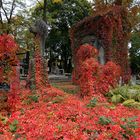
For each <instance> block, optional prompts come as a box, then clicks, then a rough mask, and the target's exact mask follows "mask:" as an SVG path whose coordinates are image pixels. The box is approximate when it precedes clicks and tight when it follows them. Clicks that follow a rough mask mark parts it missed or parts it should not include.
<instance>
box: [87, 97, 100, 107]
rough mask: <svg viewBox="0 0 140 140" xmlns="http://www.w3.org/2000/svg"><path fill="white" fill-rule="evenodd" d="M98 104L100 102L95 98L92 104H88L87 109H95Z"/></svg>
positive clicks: (91, 101)
mask: <svg viewBox="0 0 140 140" xmlns="http://www.w3.org/2000/svg"><path fill="white" fill-rule="evenodd" d="M97 102H98V101H97V98H93V99H92V100H90V103H89V104H87V107H89V108H93V107H95V106H96V105H97Z"/></svg>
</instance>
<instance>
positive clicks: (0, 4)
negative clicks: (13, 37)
mask: <svg viewBox="0 0 140 140" xmlns="http://www.w3.org/2000/svg"><path fill="white" fill-rule="evenodd" d="M0 6H1V9H2V10H3V12H4V15H5V17H6V19H7V21H9V18H8V15H7V12H6V10H5V9H4V7H3V2H2V0H1V1H0Z"/></svg>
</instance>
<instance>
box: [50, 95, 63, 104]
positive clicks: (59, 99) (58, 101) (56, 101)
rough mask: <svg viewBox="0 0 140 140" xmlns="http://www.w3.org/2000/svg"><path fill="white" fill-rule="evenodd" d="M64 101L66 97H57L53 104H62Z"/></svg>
mask: <svg viewBox="0 0 140 140" xmlns="http://www.w3.org/2000/svg"><path fill="white" fill-rule="evenodd" d="M63 100H64V97H62V96H56V97H55V98H54V100H52V103H53V104H56V103H61V102H62V101H63Z"/></svg>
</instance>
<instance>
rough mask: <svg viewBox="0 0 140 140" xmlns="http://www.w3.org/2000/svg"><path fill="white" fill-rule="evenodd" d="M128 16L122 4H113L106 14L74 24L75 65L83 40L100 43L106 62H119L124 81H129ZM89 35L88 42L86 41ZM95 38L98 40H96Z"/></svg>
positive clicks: (129, 29)
mask: <svg viewBox="0 0 140 140" xmlns="http://www.w3.org/2000/svg"><path fill="white" fill-rule="evenodd" d="M127 16H128V11H127V9H124V8H123V7H122V6H113V7H111V8H110V9H108V11H107V12H105V13H104V14H98V15H96V16H89V17H86V18H84V19H83V20H82V21H80V22H79V23H77V24H76V25H74V26H73V27H72V28H71V29H70V37H71V48H72V53H73V59H74V64H75V66H76V61H77V60H76V59H75V55H76V53H77V50H78V47H79V46H80V45H82V44H83V42H84V43H90V44H92V45H93V44H94V45H95V44H96V43H98V44H99V45H100V46H102V47H103V49H104V55H105V56H104V57H105V62H108V61H113V62H115V63H116V64H119V65H120V66H121V69H122V77H123V81H124V82H127V81H128V80H129V79H130V69H129V64H128V48H127V46H128V40H129V34H130V32H131V25H130V24H129V20H128V19H127ZM93 36H94V37H93ZM87 37H88V39H86V40H87V42H85V38H87ZM95 38H96V41H97V42H95Z"/></svg>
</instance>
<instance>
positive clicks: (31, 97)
mask: <svg viewBox="0 0 140 140" xmlns="http://www.w3.org/2000/svg"><path fill="white" fill-rule="evenodd" d="M29 99H30V101H33V102H35V103H37V102H38V101H39V95H30V96H29Z"/></svg>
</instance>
